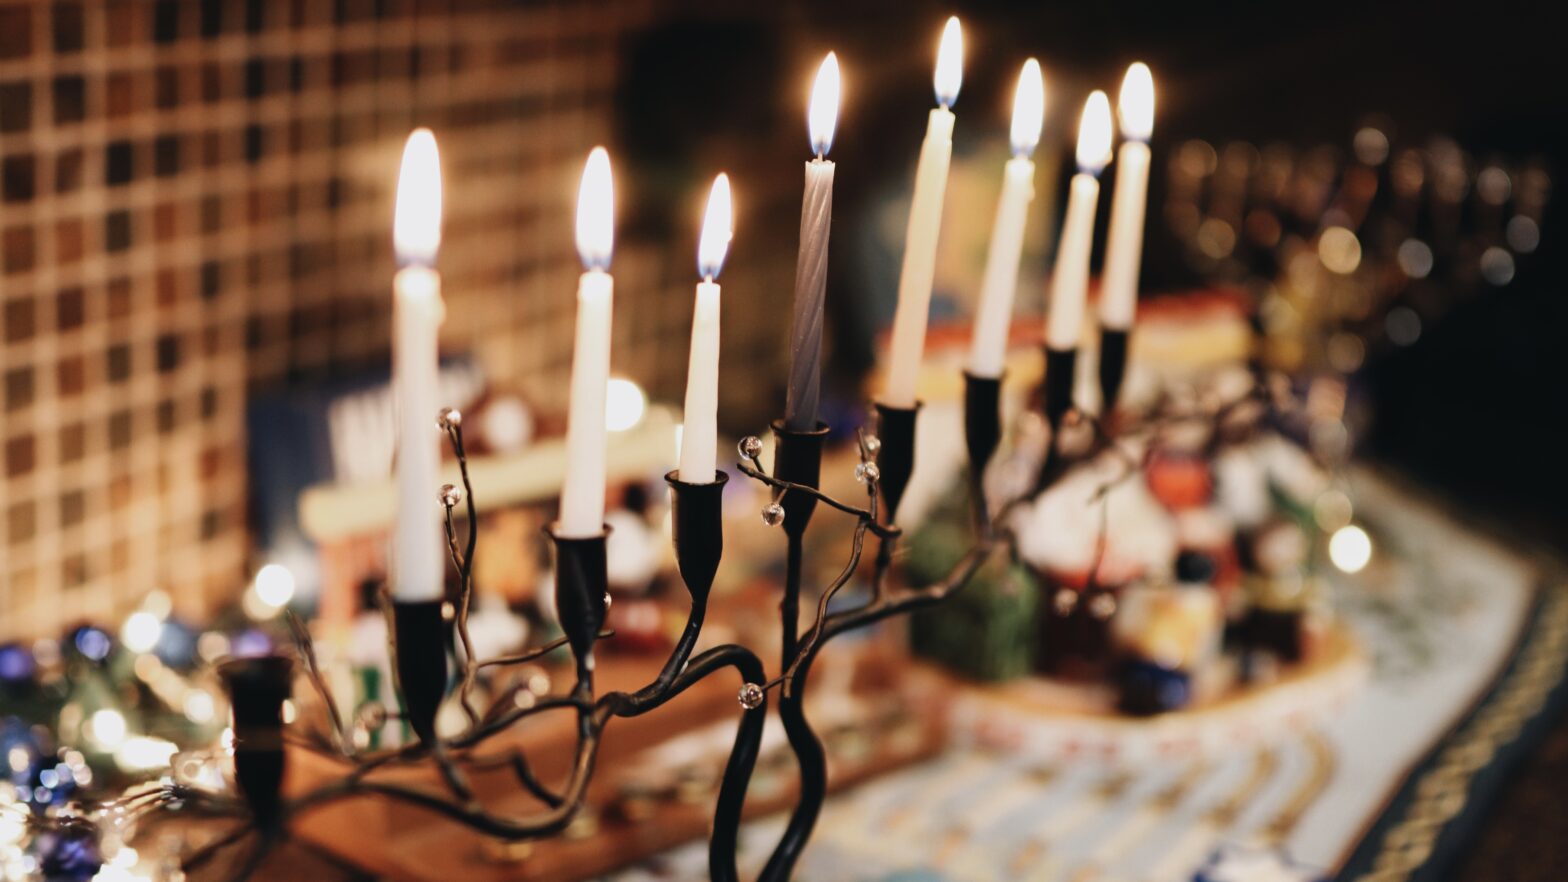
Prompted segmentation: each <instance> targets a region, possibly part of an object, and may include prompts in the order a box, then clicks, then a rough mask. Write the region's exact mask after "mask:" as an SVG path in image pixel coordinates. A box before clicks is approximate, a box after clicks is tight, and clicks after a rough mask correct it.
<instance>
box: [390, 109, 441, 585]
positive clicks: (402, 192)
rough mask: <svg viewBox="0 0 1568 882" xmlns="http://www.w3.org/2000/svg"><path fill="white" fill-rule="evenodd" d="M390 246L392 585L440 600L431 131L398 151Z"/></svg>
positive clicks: (437, 174) (437, 201)
mask: <svg viewBox="0 0 1568 882" xmlns="http://www.w3.org/2000/svg"><path fill="white" fill-rule="evenodd" d="M392 244H393V248H394V250H395V251H396V253H397V258H398V263H399V264H401V265H402V269H400V270H398V273H397V275H396V276H395V277H393V280H392V397H393V402H394V406H395V408H396V412H397V417H396V419H397V466H396V486H397V516H396V520H395V523H394V526H393V530H392V537H391V542H392V547H391V549H390V558H391V566H390V568H389V573H388V575H389V581H390V583H391V590H392V596H393V598H395V599H396V600H398V601H400V602H405V603H406V602H420V601H430V600H438V599H440V597H441V595H442V593H443V589H444V585H445V576H446V563H445V561H446V555H445V552H444V547H443V540H442V531H441V506H440V503H439V502H438V501H437V499H436V493H437V491H438V490H439V489H440V484H439V475H440V465H441V430H440V427H439V426H437V424H436V417H437V412H438V410H439V408H440V403H439V400H438V396H439V394H440V393H439V379H440V342H439V338H440V332H441V321H442V319H443V318H444V316H445V307H444V306H443V304H442V302H441V276H440V275H439V274H438V273H437V272H436V271H435V270H434V269H433V268H432V266H433V265H434V263H435V259H436V252H437V251H438V250H439V249H440V247H441V159H440V154H439V152H438V151H437V149H436V139H435V135H433V134H432V133H431V132H430V130H429V129H418V130H416V131H414V132H413V134H411V135H409V136H408V141H407V143H406V144H405V145H404V147H403V164H402V168H401V170H400V171H399V174H398V185H397V205H396V209H395V211H394V213H393V222H392Z"/></svg>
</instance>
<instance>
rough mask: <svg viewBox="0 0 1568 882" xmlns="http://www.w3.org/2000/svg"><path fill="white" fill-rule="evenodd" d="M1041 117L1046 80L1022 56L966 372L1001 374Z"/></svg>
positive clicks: (992, 376)
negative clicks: (1010, 149)
mask: <svg viewBox="0 0 1568 882" xmlns="http://www.w3.org/2000/svg"><path fill="white" fill-rule="evenodd" d="M1044 121H1045V81H1044V79H1043V78H1042V77H1041V76H1040V62H1038V61H1036V60H1034V59H1033V58H1031V59H1029V60H1028V61H1026V62H1024V69H1023V70H1022V71H1021V72H1020V73H1019V74H1018V91H1017V92H1015V93H1014V96H1013V128H1012V141H1013V158H1012V159H1010V160H1008V161H1007V170H1006V172H1005V173H1004V175H1003V177H1002V198H1001V199H1000V200H999V201H998V202H997V204H996V225H995V226H994V227H992V230H991V250H990V252H989V253H988V254H987V255H986V262H985V276H984V277H983V279H982V281H981V284H980V306H979V310H978V312H977V313H976V314H975V330H974V337H973V338H972V340H971V341H970V348H969V373H971V374H973V375H974V376H976V377H986V378H990V379H995V378H996V377H1000V376H1001V375H1002V366H1003V364H1004V363H1005V361H1006V357H1007V330H1008V326H1009V325H1010V324H1011V323H1012V317H1013V294H1014V291H1015V290H1016V289H1017V287H1018V260H1019V258H1020V257H1021V256H1022V255H1023V250H1024V225H1025V224H1026V223H1027V222H1028V220H1029V203H1030V202H1031V201H1033V199H1034V160H1033V159H1031V158H1030V157H1031V156H1033V155H1034V148H1035V145H1037V144H1039V143H1040V126H1041V125H1042V124H1043V123H1044Z"/></svg>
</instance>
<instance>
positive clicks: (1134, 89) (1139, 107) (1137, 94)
mask: <svg viewBox="0 0 1568 882" xmlns="http://www.w3.org/2000/svg"><path fill="white" fill-rule="evenodd" d="M1116 116H1117V117H1118V118H1119V119H1120V120H1121V123H1122V137H1124V138H1128V139H1130V140H1133V141H1147V140H1149V136H1150V135H1152V134H1154V74H1152V73H1150V72H1149V66H1148V65H1147V64H1144V63H1143V62H1141V61H1135V62H1133V64H1132V66H1131V67H1129V68H1127V75H1126V76H1124V77H1122V92H1121V96H1120V97H1118V98H1117V99H1116Z"/></svg>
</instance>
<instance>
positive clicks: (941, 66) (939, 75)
mask: <svg viewBox="0 0 1568 882" xmlns="http://www.w3.org/2000/svg"><path fill="white" fill-rule="evenodd" d="M933 79H934V82H935V83H936V103H938V104H940V105H942V106H943V107H952V106H953V102H954V101H957V100H958V90H959V88H960V87H962V86H963V84H964V29H963V28H962V27H961V26H960V25H959V24H958V16H956V15H955V16H952V17H951V18H949V19H948V20H947V25H946V26H945V27H943V28H942V45H941V47H940V48H938V49H937V52H936V76H935V77H934V78H933Z"/></svg>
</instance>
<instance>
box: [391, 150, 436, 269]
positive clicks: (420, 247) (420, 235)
mask: <svg viewBox="0 0 1568 882" xmlns="http://www.w3.org/2000/svg"><path fill="white" fill-rule="evenodd" d="M440 247H441V154H440V152H439V151H437V149H436V136H435V134H434V133H432V132H431V131H430V130H429V129H415V130H414V131H413V132H412V133H411V134H410V135H409V136H408V141H407V142H406V143H405V144H404V145H403V166H402V168H401V169H400V170H399V171H398V176H397V204H396V206H395V207H394V209H393V212H392V249H393V250H394V251H395V252H396V253H397V261H398V263H399V264H411V263H414V264H424V265H429V264H432V263H435V261H436V251H437V250H438V249H439V248H440Z"/></svg>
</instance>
